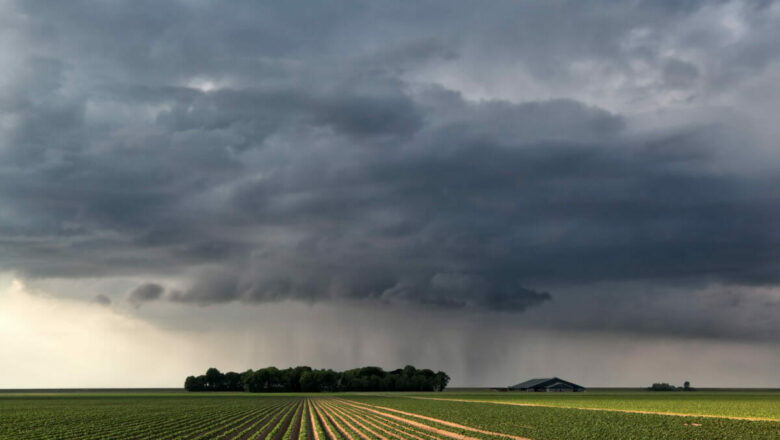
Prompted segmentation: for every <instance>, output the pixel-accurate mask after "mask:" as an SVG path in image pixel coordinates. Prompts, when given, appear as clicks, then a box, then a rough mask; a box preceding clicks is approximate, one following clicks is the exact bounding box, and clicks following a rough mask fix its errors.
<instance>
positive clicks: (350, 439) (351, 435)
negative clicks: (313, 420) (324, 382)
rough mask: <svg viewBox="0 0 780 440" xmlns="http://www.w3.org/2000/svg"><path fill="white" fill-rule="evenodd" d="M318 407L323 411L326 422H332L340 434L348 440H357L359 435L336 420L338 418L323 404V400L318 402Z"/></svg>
mask: <svg viewBox="0 0 780 440" xmlns="http://www.w3.org/2000/svg"><path fill="white" fill-rule="evenodd" d="M316 405H317V407H318V408H319V409H320V410H322V414H323V415H324V416H325V420H326V421H327V422H330V423H331V424H332V425H333V427H334V428H335V430H336V432H338V433H340V434H341V435H342V436H343V437H344V438H345V439H346V440H355V439H356V438H357V437H358V435H357V433H355V432H353V431H351V430H349V429H347V428H345V427H344V426H343V425H342V424H341V423H339V422H338V421H337V420H336V417H335V416H334V415H333V414H332V413H331V411H329V410H328V409H327V408H325V406H324V405H323V404H322V400H320V399H318V400H316Z"/></svg>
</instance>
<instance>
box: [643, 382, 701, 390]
mask: <svg viewBox="0 0 780 440" xmlns="http://www.w3.org/2000/svg"><path fill="white" fill-rule="evenodd" d="M648 390H650V391H694V388H692V387H691V383H690V382H688V381H685V383H684V384H683V386H681V387H676V386H674V385H670V384H668V383H666V382H663V383H654V384H653V385H652V386H651V387H650V388H648Z"/></svg>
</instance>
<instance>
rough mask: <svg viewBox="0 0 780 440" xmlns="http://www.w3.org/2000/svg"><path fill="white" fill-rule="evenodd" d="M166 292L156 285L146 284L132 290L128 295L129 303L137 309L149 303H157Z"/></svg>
mask: <svg viewBox="0 0 780 440" xmlns="http://www.w3.org/2000/svg"><path fill="white" fill-rule="evenodd" d="M163 292H165V288H163V287H162V286H160V285H159V284H155V283H145V284H141V285H140V286H138V287H136V288H135V289H133V290H131V291H130V292H128V294H127V302H129V303H130V304H132V305H133V306H135V307H140V306H141V304H143V303H145V302H149V301H157V300H158V299H160V298H161V297H162V295H163Z"/></svg>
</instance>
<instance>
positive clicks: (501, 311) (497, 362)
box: [0, 0, 780, 388]
mask: <svg viewBox="0 0 780 440" xmlns="http://www.w3.org/2000/svg"><path fill="white" fill-rule="evenodd" d="M779 83H780V3H778V2H773V1H771V0H769V1H759V0H756V1H696V0H690V1H687V0H686V1H659V0H646V1H639V0H634V1H581V0H576V1H570V2H567V1H559V0H552V1H550V0H540V1H501V0H496V1H490V2H487V3H485V2H482V3H480V4H479V5H477V4H476V3H474V2H473V1H463V2H460V1H454V0H447V1H421V0H415V1H384V2H376V1H364V0H360V1H357V0H356V1H333V2H326V3H320V2H311V1H285V2H237V1H236V2H226V1H207V0H190V1H185V0H179V1H168V2H160V1H86V0H84V1H80V0H73V1H68V2H61V1H35V0H19V1H14V0H0V269H1V270H2V273H0V282H1V283H2V284H1V285H0V348H2V352H3V355H2V357H0V388H20V387H90V386H109V387H122V386H181V384H182V383H183V379H184V377H185V376H186V375H189V374H193V373H198V372H200V371H205V369H206V368H207V367H210V366H215V367H218V368H220V369H222V370H228V369H233V370H237V371H243V370H245V369H248V368H258V367H264V366H268V365H277V366H279V367H287V366H294V365H299V364H306V365H311V366H313V367H329V368H338V369H342V368H350V367H355V366H362V365H379V366H382V367H384V368H387V369H392V368H397V367H399V366H403V365H405V364H408V363H411V364H415V365H417V366H418V367H428V368H432V369H437V370H438V369H442V370H445V371H447V372H448V373H450V375H451V376H452V377H453V381H452V385H461V386H465V385H472V386H499V385H509V384H512V383H516V382H519V381H522V380H525V379H528V378H531V377H536V376H548V375H549V376H551V375H558V376H562V377H566V378H567V379H569V380H572V381H575V382H578V383H582V384H583V385H586V386H646V385H649V384H650V383H652V382H656V381H667V382H674V383H681V382H682V381H684V380H690V381H691V382H692V384H693V385H694V386H696V385H700V386H775V387H780V376H778V375H777V372H776V366H777V365H778V364H779V363H780V343H779V342H778V340H780V339H779V338H780V319H778V316H780V150H779V149H778V139H780V124H778V123H777V122H778V121H777V115H778V114H780V87H777V84H779ZM52 365H56V368H54V369H53V368H52ZM53 370H54V371H53Z"/></svg>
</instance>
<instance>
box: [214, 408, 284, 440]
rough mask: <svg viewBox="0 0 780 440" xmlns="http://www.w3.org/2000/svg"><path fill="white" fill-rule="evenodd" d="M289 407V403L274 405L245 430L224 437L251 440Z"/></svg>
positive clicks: (231, 439) (234, 431) (230, 439)
mask: <svg viewBox="0 0 780 440" xmlns="http://www.w3.org/2000/svg"><path fill="white" fill-rule="evenodd" d="M287 405H288V403H283V404H280V405H273V406H271V407H269V408H268V410H267V411H265V412H263V413H262V417H258V418H257V419H255V420H254V422H253V423H252V424H251V425H249V426H246V425H245V426H244V428H243V429H241V430H240V431H239V430H233V431H231V432H230V433H229V434H228V436H226V437H224V438H225V439H226V440H227V439H229V440H233V439H244V440H246V439H247V438H249V437H250V436H251V435H252V434H254V433H255V432H257V431H259V430H261V429H263V428H264V427H265V426H266V425H267V424H268V423H269V422H270V421H271V420H272V419H273V418H274V417H275V416H276V415H278V414H279V413H281V412H282V411H284V408H285V407H286V406H287Z"/></svg>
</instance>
